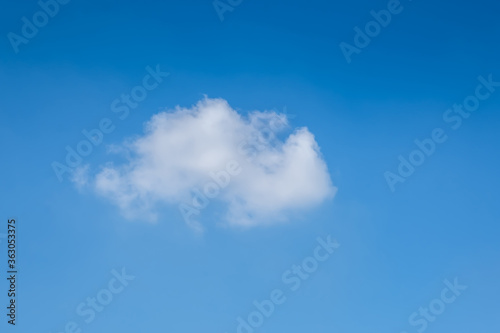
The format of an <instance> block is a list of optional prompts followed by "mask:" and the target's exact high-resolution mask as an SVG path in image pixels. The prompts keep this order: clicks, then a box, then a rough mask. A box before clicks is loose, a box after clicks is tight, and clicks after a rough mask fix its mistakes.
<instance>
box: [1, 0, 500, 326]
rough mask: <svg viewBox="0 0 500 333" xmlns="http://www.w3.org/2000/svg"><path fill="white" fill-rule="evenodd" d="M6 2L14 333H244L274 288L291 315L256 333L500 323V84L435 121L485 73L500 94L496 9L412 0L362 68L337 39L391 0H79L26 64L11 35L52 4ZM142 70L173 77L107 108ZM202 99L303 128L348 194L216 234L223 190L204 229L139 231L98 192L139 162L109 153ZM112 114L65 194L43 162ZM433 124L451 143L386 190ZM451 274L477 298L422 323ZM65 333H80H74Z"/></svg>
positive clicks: (361, 60) (166, 210)
mask: <svg viewBox="0 0 500 333" xmlns="http://www.w3.org/2000/svg"><path fill="white" fill-rule="evenodd" d="M237 2H238V1H233V3H237ZM4 5H5V7H4V10H3V11H2V13H1V14H0V15H1V20H0V22H1V23H0V27H1V31H2V33H3V35H4V37H3V38H2V39H0V40H1V42H0V48H1V51H2V52H1V53H2V57H0V70H1V75H0V82H1V84H0V85H1V87H2V99H1V113H0V126H1V131H0V133H1V134H0V135H1V138H2V139H1V141H0V142H1V149H2V153H3V154H2V156H3V157H4V160H3V163H2V166H1V170H2V177H1V183H0V184H1V187H2V189H3V191H2V194H1V202H2V207H3V209H2V219H3V220H4V221H5V222H4V223H2V227H1V228H2V229H0V234H1V233H5V232H6V228H7V226H6V222H7V219H8V218H16V220H17V223H18V266H19V272H20V273H19V276H18V290H19V295H18V299H17V304H18V308H17V311H18V312H17V316H18V317H17V325H16V326H17V327H11V325H8V324H7V323H6V321H7V320H6V317H5V313H4V312H5V310H2V314H1V317H2V318H3V319H2V322H1V323H0V326H1V327H2V329H1V331H2V332H4V331H5V332H16V331H17V332H22V333H25V332H26V333H28V332H46V333H60V332H65V331H68V332H71V331H72V330H73V331H74V332H79V331H78V330H81V332H98V333H99V332H127V333H128V332H130V333H132V332H179V333H180V332H196V331H201V330H203V331H206V332H222V333H224V332H227V333H229V332H237V331H238V325H239V324H238V321H237V318H238V317H242V318H244V320H247V321H248V316H249V314H251V313H252V312H253V311H256V308H255V306H254V305H253V302H254V301H255V300H257V301H259V302H262V301H263V300H265V299H270V294H271V292H272V291H273V290H275V289H279V290H282V291H283V293H284V296H285V297H286V301H285V302H284V303H283V304H279V305H276V307H275V310H274V312H273V313H272V315H270V316H269V318H267V317H266V318H265V319H264V322H263V324H262V325H260V326H259V327H258V328H253V330H254V331H255V332H304V331H315V332H325V333H326V332H352V333H362V332H369V331H371V332H373V331H376V332H395V333H400V332H407V333H411V332H419V331H421V332H423V331H428V332H471V331H495V330H497V331H498V329H499V328H500V325H499V323H498V321H497V320H496V318H498V313H499V312H500V306H499V304H498V302H497V301H496V299H497V297H498V296H499V293H500V289H499V287H498V278H499V277H500V270H499V268H498V267H499V266H498V258H499V254H500V245H499V243H498V239H497V236H498V234H499V232H500V228H499V227H498V221H499V220H500V211H499V209H498V205H497V203H498V201H499V199H500V196H499V194H498V192H497V189H498V188H499V187H500V181H499V177H498V175H497V173H498V169H499V166H500V159H499V158H498V155H497V151H498V149H497V145H498V142H500V141H499V132H498V128H499V125H500V115H499V114H498V108H499V106H500V88H498V90H495V91H490V90H488V88H487V87H484V86H483V88H482V90H481V91H482V92H483V93H486V92H489V93H490V94H489V96H488V97H487V98H485V99H484V100H481V101H480V104H479V107H478V108H477V110H476V111H474V112H472V113H471V115H470V116H469V117H468V118H467V119H463V122H462V125H461V126H460V128H458V129H456V130H454V129H453V128H452V127H451V125H452V124H453V123H450V122H446V121H445V120H444V119H443V115H444V114H445V112H446V111H447V110H448V109H449V108H452V106H453V104H455V103H457V104H459V103H463V102H464V100H465V99H466V98H468V97H469V96H474V95H475V93H476V87H477V86H478V85H480V84H481V81H479V80H478V77H479V76H482V77H483V78H485V79H488V77H489V76H490V75H491V77H492V81H494V82H497V80H498V81H500V66H499V64H498V58H499V56H500V49H499V48H498V45H497V40H498V36H499V34H500V26H499V25H498V24H497V22H498V20H497V17H496V16H497V15H496V13H497V12H498V9H499V7H498V5H497V4H496V3H493V2H491V1H482V0H479V1H475V2H474V3H457V2H451V1H441V2H439V3H436V2H429V1H422V0H418V1H417V0H414V1H411V2H410V1H403V0H402V1H401V4H400V6H402V8H403V9H402V10H401V11H400V13H398V14H393V15H392V19H391V22H390V23H389V24H388V25H387V26H386V27H382V28H381V29H380V32H379V33H378V34H377V35H376V36H374V37H373V38H371V39H372V40H371V42H370V43H369V45H368V46H366V47H365V48H362V49H361V51H360V52H359V54H353V55H352V59H351V60H352V61H351V62H350V63H348V62H347V61H346V58H345V57H344V55H343V53H342V51H341V49H340V48H339V44H340V43H342V42H345V43H349V44H352V45H354V38H355V31H354V30H353V29H354V28H355V27H356V26H357V27H360V28H362V29H364V27H365V25H366V24H367V23H368V22H370V21H372V20H373V17H372V16H371V14H370V12H371V11H372V10H375V11H377V12H378V11H380V10H386V9H387V8H388V1H385V0H384V1H375V2H373V1H352V2H349V3H345V2H344V3H335V2H329V1H309V2H302V1H293V2H290V1H286V2H285V1H274V2H269V1H261V0H254V1H247V0H243V1H242V2H241V3H240V4H239V5H237V6H234V8H233V11H228V12H225V13H224V20H223V21H221V20H220V19H219V16H218V14H217V12H216V10H215V8H214V6H213V3H212V2H211V1H199V0H188V1H177V2H173V1H166V2H158V1H143V2H140V3H138V2H137V3H136V2H130V1H125V2H123V1H122V2H116V1H115V2H113V1H99V2H98V1H86V2H79V1H76V0H73V1H70V2H68V3H67V4H64V5H63V4H60V5H59V7H60V8H59V12H58V13H57V14H55V15H54V17H53V18H50V19H49V20H48V23H47V24H46V25H43V26H42V27H40V28H39V31H38V33H37V34H36V36H34V37H33V38H29V39H28V42H27V43H25V44H20V45H18V52H17V53H16V52H15V50H14V48H13V46H12V44H11V43H10V42H9V38H8V34H9V33H10V32H13V33H15V34H18V35H21V34H22V32H21V30H22V27H23V21H22V18H23V17H27V18H28V19H29V20H32V18H33V15H34V14H35V13H37V12H38V11H40V10H41V9H40V6H39V4H37V2H36V1H24V2H19V3H7V2H4ZM148 66H150V67H151V68H153V69H154V68H156V66H159V68H160V69H161V70H162V71H164V72H168V73H169V75H168V77H164V78H163V80H162V82H161V83H159V84H158V86H157V87H156V88H154V89H152V90H151V91H148V92H147V94H148V95H147V98H145V99H144V100H143V101H141V102H140V104H139V105H138V106H137V107H136V108H134V109H131V110H130V114H129V115H128V116H127V117H126V118H125V119H123V120H121V119H120V118H119V114H117V113H115V112H113V111H112V109H111V103H112V102H113V101H114V100H115V99H117V98H120V97H121V95H122V94H124V93H125V94H127V93H130V92H131V90H132V89H133V88H134V87H136V86H138V85H141V84H142V82H143V79H144V77H145V75H147V74H148V70H147V69H146V68H147V67H148ZM151 82H152V81H151ZM490 88H491V87H490ZM492 89H494V87H493V88H492ZM205 95H206V96H207V97H208V98H219V99H223V100H225V101H227V103H228V105H230V107H231V108H232V110H235V111H234V112H237V113H238V114H240V115H241V116H242V117H243V118H242V119H246V118H245V117H247V116H248V115H249V114H251V112H252V111H255V110H260V111H265V110H268V111H275V113H277V114H279V113H283V112H284V111H285V110H286V114H287V115H288V116H287V119H288V124H289V126H288V127H287V129H286V130H285V132H283V133H281V134H280V136H279V139H280V140H282V141H284V140H286V138H287V137H288V136H289V135H291V134H293V133H295V132H294V131H295V129H297V128H302V127H307V129H308V132H310V133H312V134H313V135H314V140H315V142H316V143H317V144H318V145H319V148H320V154H319V155H318V156H317V158H318V161H320V162H324V164H325V165H326V166H327V168H328V173H327V174H328V177H327V178H329V179H331V183H332V188H333V187H334V188H336V189H337V192H336V194H335V195H334V196H326V195H325V196H324V197H323V196H321V199H322V200H320V201H321V202H318V203H316V204H314V205H311V207H307V209H300V210H299V211H295V210H293V209H292V210H288V209H287V210H286V211H284V212H283V214H284V215H286V219H284V220H283V221H279V222H280V223H264V222H263V223H260V222H259V223H257V222H256V223H255V224H254V225H252V226H251V227H242V226H241V225H239V224H238V223H236V225H228V224H227V223H224V212H225V210H226V209H227V206H228V200H229V199H227V198H226V197H224V195H225V194H224V193H223V194H221V197H218V198H215V199H214V200H213V202H214V204H213V205H210V206H209V207H208V208H207V209H204V210H202V211H201V214H200V222H201V223H202V224H203V226H204V228H205V230H204V232H202V233H200V232H197V231H195V230H193V228H191V227H189V226H188V225H186V223H185V221H184V220H183V217H182V215H181V214H180V213H179V210H178V205H177V204H172V203H161V202H160V204H159V205H158V206H157V207H155V213H157V214H158V218H157V220H156V221H150V220H147V219H141V218H127V217H126V216H124V214H123V211H122V210H121V209H120V207H117V205H116V203H114V202H113V200H110V198H109V197H106V196H102V195H99V193H96V190H95V186H93V185H92V184H93V180H95V179H96V177H97V176H96V175H98V173H99V172H100V171H99V170H102V168H103V166H106V165H109V163H110V162H113V163H114V165H125V166H126V165H127V164H126V163H127V162H126V161H124V159H123V158H121V157H119V156H116V155H113V154H109V153H108V150H107V148H106V147H109V146H110V145H114V147H123V142H124V140H128V141H130V140H132V141H133V140H137V139H140V138H144V137H145V136H146V134H145V132H144V124H145V123H147V122H148V121H150V120H151V119H152V117H153V116H154V115H155V114H158V113H159V112H161V111H164V110H172V109H174V108H175V107H176V106H177V105H179V106H181V107H184V108H192V106H193V105H196V104H197V103H198V102H199V101H200V100H203V99H204V96H205ZM469 100H470V99H469ZM168 112H173V111H168ZM104 118H108V119H111V120H112V122H113V125H114V126H115V129H114V130H113V131H112V132H111V133H109V134H105V135H104V136H103V141H102V144H100V145H98V146H95V147H93V150H92V153H91V154H89V155H88V156H86V157H84V160H83V161H82V163H81V165H80V166H84V165H88V168H89V169H88V170H89V172H90V176H89V177H90V181H89V182H90V185H88V184H87V185H85V186H83V187H79V186H77V184H75V183H74V182H72V181H71V180H70V177H68V176H67V175H65V176H64V179H63V181H62V182H60V181H59V180H58V177H57V176H56V174H55V173H54V171H53V168H52V166H51V165H52V163H53V162H54V161H58V162H60V163H64V159H65V157H66V150H65V147H66V146H70V147H73V148H74V147H76V146H77V144H78V142H80V141H81V140H83V139H85V137H84V136H83V134H82V133H81V132H82V130H84V129H86V130H91V129H93V128H97V127H98V126H99V123H100V122H101V121H102V119H104ZM436 128H441V129H442V130H443V133H444V134H445V135H447V140H446V141H445V142H443V143H436V144H435V151H434V152H433V153H432V154H431V155H430V156H426V157H425V161H424V162H423V163H422V164H421V165H419V166H417V167H415V170H414V172H413V173H412V174H411V175H410V176H409V177H407V179H406V180H405V182H404V183H397V184H396V185H395V190H394V191H391V188H390V186H389V185H388V183H387V181H386V178H385V176H384V174H385V173H386V172H392V173H394V174H397V172H398V171H397V170H398V166H399V163H400V161H399V160H398V157H399V156H400V155H402V156H403V157H404V158H405V159H408V158H409V155H410V154H411V153H412V152H413V151H414V150H415V149H417V148H418V147H417V146H416V144H415V143H414V141H415V140H420V141H422V140H425V139H428V138H430V137H431V136H432V132H433V131H434V130H435V129H436ZM422 156H423V155H422ZM171 158H172V159H176V158H177V156H172V157H171ZM139 161H140V160H139ZM291 162H292V163H291V165H292V166H294V165H297V163H299V162H300V160H297V159H291ZM199 163H202V162H201V161H200V162H199ZM320 164H321V163H320ZM320 164H314V165H316V166H317V165H320ZM318 168H319V169H314V170H313V171H314V172H312V171H309V169H307V168H306V169H305V170H306V171H305V172H310V174H307V175H310V176H312V175H313V174H314V175H316V174H318V172H319V173H321V170H322V169H321V168H320V167H318ZM252 170H253V169H252ZM301 170H303V169H301ZM318 170H319V171H318ZM244 171H245V170H244ZM244 171H243V172H242V174H244ZM301 175H303V174H302V173H301ZM244 177H247V178H245V179H249V180H250V181H252V178H251V177H250V176H249V175H248V173H247V174H246V176H244ZM306 179H307V178H306ZM155 180H156V179H153V180H152V183H154V182H155ZM294 181H295V180H294V179H290V184H292V183H293V182H294ZM322 184H323V185H324V184H326V183H323V182H320V184H317V185H318V186H321V185H322ZM231 186H232V185H231ZM242 186H243V185H242ZM247 186H249V185H248V183H247ZM245 189H247V187H244V186H243V187H241V188H239V189H238V190H239V191H240V192H238V191H236V190H235V191H236V192H234V193H240V194H241V193H246V192H244V191H245ZM241 191H243V192H241ZM276 191H277V192H276V193H278V192H280V191H281V187H279V188H278V189H277V190H276ZM283 191H287V188H283ZM222 192H224V190H223V191H222ZM228 193H229V194H228ZM230 193H233V192H227V193H226V195H228V196H229V197H230ZM314 193H318V192H314ZM147 194H148V195H149V193H147ZM309 197H310V195H309V194H308V195H307V196H305V195H304V197H303V199H304V200H305V201H307V200H306V199H307V198H309ZM264 199H267V198H266V197H265V198H264ZM160 201H161V200H160ZM292 206H293V205H292ZM287 208H290V207H288V206H287ZM292 208H294V207H292ZM252 209H253V208H252ZM291 211H293V212H291ZM252 212H254V210H252ZM279 213H282V212H281V211H280V212H279ZM267 222H269V221H267ZM328 235H331V237H332V239H336V240H337V241H338V243H339V244H340V247H338V248H336V249H335V251H334V252H333V253H332V254H331V255H330V256H329V257H328V260H326V261H323V262H318V267H317V269H315V270H314V272H313V273H311V274H310V277H309V278H308V279H307V280H304V281H302V283H301V285H300V288H298V289H297V290H296V291H293V290H291V289H290V286H291V285H290V284H287V283H286V282H284V280H283V274H285V273H286V272H287V270H289V269H290V268H291V267H292V265H294V264H301V263H303V262H304V260H306V258H308V257H310V256H311V255H313V253H314V251H315V249H316V248H317V246H318V241H317V238H318V237H320V238H322V239H326V238H327V237H328ZM0 236H1V235H0ZM0 241H1V243H0V247H1V248H2V250H1V253H2V255H1V257H2V260H1V264H0V268H1V271H2V275H1V276H4V273H5V270H6V267H5V262H6V249H5V245H6V242H5V239H4V238H0ZM325 251H326V250H325ZM325 253H326V252H325ZM122 268H125V271H126V273H127V274H128V275H131V276H134V277H135V278H134V279H133V280H130V281H127V282H126V283H128V285H126V286H124V288H123V290H122V291H121V292H120V293H117V294H114V296H113V297H114V298H113V300H112V301H111V302H110V303H109V304H108V305H106V306H105V307H104V310H103V311H102V312H97V311H96V314H95V318H93V319H92V320H91V322H90V323H86V322H85V319H86V318H88V317H87V316H81V315H79V314H78V313H77V308H78V307H79V305H80V304H81V303H82V302H84V303H85V302H86V300H87V298H88V297H96V295H98V294H99V293H100V292H101V291H102V290H106V288H108V289H109V288H110V282H111V281H117V280H116V277H115V274H118V273H120V272H122ZM114 270H115V271H114ZM113 272H114V273H113ZM117 272H118V273H117ZM455 278H458V281H459V283H460V284H461V285H466V286H467V289H466V290H464V291H463V292H462V293H461V294H460V295H459V296H457V295H456V296H457V297H456V300H454V301H453V302H451V303H450V304H446V305H445V306H446V308H445V310H444V312H442V313H440V314H439V315H436V316H434V317H435V319H433V321H432V320H427V324H426V327H425V329H424V324H422V321H421V322H420V324H414V325H412V324H410V323H409V317H411V316H412V314H414V313H415V312H418V311H419V308H421V307H422V308H426V307H429V304H430V303H432V302H434V301H435V300H436V299H437V300H438V301H436V302H434V304H439V300H440V299H441V300H442V296H441V295H442V290H443V289H444V288H446V287H447V285H446V284H445V283H444V282H443V281H445V280H448V281H450V282H453V281H454V279H455ZM113 279H115V280H113ZM2 280H5V279H3V278H2ZM111 285H113V284H111ZM0 286H1V288H2V290H4V289H5V290H6V289H7V288H8V286H7V283H6V282H5V281H4V282H2V283H0ZM115 286H116V284H115ZM1 294H2V295H3V296H2V297H1V298H0V300H1V302H2V308H3V309H5V307H4V304H7V302H8V299H7V297H5V292H4V291H2V292H1ZM105 294H106V292H104V294H103V293H101V296H102V295H105ZM448 295H452V294H450V292H448ZM442 304H445V303H442ZM415 318H416V320H422V318H424V317H423V316H422V315H418V317H414V319H415ZM71 322H75V323H76V325H78V328H71V329H69V330H66V329H65V327H66V326H67V325H68V323H71ZM70 326H71V324H70ZM246 331H249V330H248V329H246ZM246 331H245V329H240V332H242V333H243V332H244V333H248V332H246Z"/></svg>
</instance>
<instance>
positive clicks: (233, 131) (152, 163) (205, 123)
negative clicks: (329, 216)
mask: <svg viewBox="0 0 500 333" xmlns="http://www.w3.org/2000/svg"><path fill="white" fill-rule="evenodd" d="M287 127H288V121H287V117H286V115H283V114H277V113H275V112H259V111H254V112H251V113H250V114H249V115H248V116H247V117H242V116H241V115H240V114H238V113H237V112H236V111H235V110H233V109H232V108H231V107H230V106H229V105H228V103H227V102H226V101H225V100H222V99H208V98H205V99H203V100H201V101H200V102H198V104H196V105H195V106H193V107H192V108H180V107H177V108H176V109H175V110H170V111H166V112H161V113H159V114H156V115H154V116H153V117H152V118H151V120H150V121H149V122H148V123H147V124H146V126H145V134H144V135H143V136H140V137H136V138H133V139H131V140H128V141H126V142H125V143H124V144H122V145H121V146H118V147H114V148H113V150H114V151H115V152H118V153H121V154H122V155H123V156H125V158H126V161H125V162H124V163H121V164H120V165H114V164H112V163H109V164H108V165H106V166H104V167H103V168H102V169H101V170H100V171H99V172H98V174H97V175H95V176H94V179H93V180H92V181H91V183H92V184H93V185H92V186H94V187H95V190H96V191H97V193H99V194H100V195H102V196H104V197H107V198H109V199H110V200H111V201H113V202H114V203H115V204H116V205H118V206H119V208H120V210H121V212H122V213H123V215H124V216H126V217H128V218H132V219H135V218H139V217H140V218H147V219H150V220H155V219H156V218H157V212H156V209H157V208H158V207H159V206H160V205H162V204H175V205H178V207H179V209H180V211H181V213H182V214H183V216H184V218H185V220H186V222H187V223H188V224H190V225H191V226H193V227H195V228H197V229H201V226H200V225H199V223H198V222H197V221H198V220H197V219H198V218H199V214H200V213H201V211H202V209H203V208H204V207H205V206H206V204H207V203H208V202H212V201H217V202H219V203H222V204H223V205H224V207H225V209H226V217H225V222H226V223H227V224H230V225H238V226H254V225H259V224H269V223H273V222H278V221H285V220H286V217H287V215H288V214H289V213H291V212H293V211H295V210H300V209H306V208H309V207H312V206H314V205H317V204H319V203H321V202H322V201H323V200H324V199H325V198H327V197H331V196H333V195H334V193H335V191H336V189H335V187H333V186H332V184H331V180H330V176H329V174H328V169H327V166H326V164H325V162H324V161H323V159H322V158H321V155H320V153H319V148H318V145H317V143H316V141H315V139H314V136H313V135H312V134H311V133H310V132H309V131H308V130H307V128H299V129H296V130H295V131H293V133H291V134H290V135H289V136H288V137H287V138H286V139H284V140H282V139H280V134H279V133H278V132H282V130H284V129H286V128H287ZM281 136H282V135H281Z"/></svg>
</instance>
